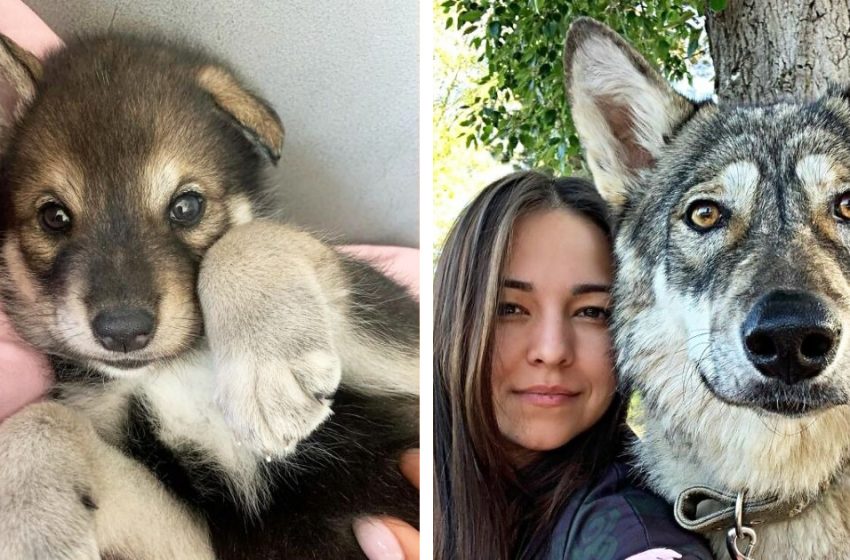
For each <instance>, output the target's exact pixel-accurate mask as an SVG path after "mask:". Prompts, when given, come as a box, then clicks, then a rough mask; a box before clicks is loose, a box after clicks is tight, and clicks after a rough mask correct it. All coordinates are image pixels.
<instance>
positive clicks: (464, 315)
mask: <svg viewBox="0 0 850 560" xmlns="http://www.w3.org/2000/svg"><path fill="white" fill-rule="evenodd" d="M611 281H612V264H611V231H610V227H609V225H608V221H607V214H606V208H605V204H604V203H603V201H602V199H601V198H600V197H599V195H598V194H597V193H596V191H595V189H594V188H593V185H592V184H590V183H589V182H587V181H585V180H583V179H575V178H570V179H551V178H547V177H545V176H543V175H541V174H538V173H533V172H522V173H515V174H512V175H509V176H508V177H505V178H504V179H501V180H499V181H497V182H495V183H493V184H491V185H490V186H488V187H487V188H486V189H484V191H483V192H482V193H481V194H480V195H479V196H478V197H477V198H476V199H475V200H474V201H473V202H472V204H470V205H469V207H468V208H467V209H466V210H465V211H464V212H463V214H462V215H461V216H460V218H459V219H458V221H457V222H456V223H455V225H454V227H453V229H452V231H451V233H450V234H449V237H448V239H447V241H446V244H445V247H444V249H443V253H442V255H441V256H440V259H439V262H438V265H437V273H436V279H435V289H434V301H435V314H434V375H435V381H434V391H435V394H434V408H435V417H436V419H435V465H434V469H435V479H436V480H435V488H436V496H435V527H434V530H435V537H436V542H435V552H436V558H438V559H439V560H472V559H479V558H487V559H493V560H500V559H504V560H506V559H513V558H553V559H554V558H558V559H560V558H570V559H574V558H575V559H580V558H588V559H594V560H604V559H609V558H610V559H618V560H622V559H624V558H629V557H632V556H633V555H639V556H636V558H680V557H686V558H700V559H702V558H705V559H709V558H711V555H710V554H709V552H708V549H707V548H706V546H705V544H704V542H703V541H702V540H701V538H700V537H697V536H696V535H692V534H690V533H687V532H685V531H683V530H682V529H679V528H678V527H677V526H676V525H675V522H674V521H673V519H672V512H671V510H672V508H671V507H670V506H669V505H667V504H666V503H664V502H663V501H662V500H661V499H660V498H658V497H655V496H653V495H651V494H649V493H648V492H646V491H644V490H642V489H640V488H638V487H636V486H634V484H632V482H631V481H630V480H629V479H628V478H627V476H626V474H627V470H626V468H625V467H624V466H623V465H622V464H619V463H617V462H616V459H617V458H618V456H620V455H621V453H622V452H623V449H624V446H625V444H626V443H627V440H628V439H629V437H630V435H631V434H630V432H629V431H628V429H627V428H626V427H625V413H626V409H625V406H624V403H625V400H624V399H623V397H622V396H621V395H619V394H618V393H617V392H616V380H615V376H614V373H613V359H612V351H611V339H610V336H609V333H608V328H607V318H608V315H609V309H610V294H609V291H610V286H611ZM642 554H646V555H645V556H644V555H642Z"/></svg>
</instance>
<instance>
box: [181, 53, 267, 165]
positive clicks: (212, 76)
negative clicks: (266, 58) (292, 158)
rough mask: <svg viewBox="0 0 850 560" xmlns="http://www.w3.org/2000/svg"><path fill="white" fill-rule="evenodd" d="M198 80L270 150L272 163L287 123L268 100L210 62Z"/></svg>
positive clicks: (225, 110) (249, 132)
mask: <svg viewBox="0 0 850 560" xmlns="http://www.w3.org/2000/svg"><path fill="white" fill-rule="evenodd" d="M197 78H198V84H199V85H200V86H201V88H202V89H204V90H206V91H207V92H208V93H209V94H210V95H212V97H213V99H214V100H215V103H216V105H218V107H219V108H220V109H221V110H222V111H224V112H226V113H227V114H229V115H230V116H231V117H233V118H234V119H235V120H236V122H237V123H239V125H240V126H241V127H242V129H243V130H244V131H245V132H247V133H248V134H249V135H250V136H251V137H252V138H254V139H255V140H256V141H257V142H258V143H259V144H260V145H261V146H262V147H263V148H264V149H265V151H266V152H267V153H268V155H269V158H271V160H272V163H275V164H276V163H277V160H279V159H280V151H281V150H282V149H283V136H284V132H283V123H282V122H280V117H278V116H277V113H276V112H275V111H274V109H272V108H271V107H270V106H269V105H268V104H267V103H266V102H265V101H263V100H262V99H260V98H259V97H257V96H256V95H254V94H252V93H251V92H250V91H248V90H247V89H245V88H244V87H242V85H241V84H240V83H239V82H238V81H237V80H236V78H235V77H234V76H233V74H231V73H230V72H228V71H227V70H225V69H224V68H221V67H220V66H214V65H208V66H204V67H202V68H201V69H200V70H199V71H198V76H197Z"/></svg>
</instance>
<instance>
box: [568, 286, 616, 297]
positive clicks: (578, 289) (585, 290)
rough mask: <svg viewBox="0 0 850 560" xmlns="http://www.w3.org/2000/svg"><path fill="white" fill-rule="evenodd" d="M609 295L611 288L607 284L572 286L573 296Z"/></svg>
mask: <svg viewBox="0 0 850 560" xmlns="http://www.w3.org/2000/svg"><path fill="white" fill-rule="evenodd" d="M598 292H602V293H606V294H609V293H611V286H610V285H609V284H578V285H576V286H573V295H574V296H580V295H582V294H593V293H598Z"/></svg>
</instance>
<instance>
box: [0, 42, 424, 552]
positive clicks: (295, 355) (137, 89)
mask: <svg viewBox="0 0 850 560" xmlns="http://www.w3.org/2000/svg"><path fill="white" fill-rule="evenodd" d="M0 75H2V77H3V78H5V79H6V80H8V81H9V82H10V83H12V84H13V85H14V87H15V91H16V93H17V101H16V106H15V111H14V113H13V114H12V115H11V118H10V119H9V126H8V127H7V130H6V134H5V135H4V138H3V140H4V144H5V149H4V151H3V155H2V160H0V216H1V217H2V219H0V228H2V233H3V240H2V272H3V273H2V275H0V289H2V296H3V304H4V307H5V309H6V311H7V312H8V314H9V316H10V317H11V318H12V320H13V322H14V324H15V326H16V327H17V328H18V330H19V332H20V333H21V334H22V335H23V336H24V338H26V340H28V341H29V342H30V343H32V344H33V345H34V346H36V347H38V348H39V349H41V350H42V351H44V352H45V353H47V354H48V355H49V356H50V357H51V360H52V362H53V365H54V369H55V372H56V376H57V378H58V381H59V384H58V386H57V388H56V390H54V393H53V395H52V396H53V399H52V402H48V403H42V404H37V405H32V406H30V407H27V408H26V409H24V410H23V411H22V412H20V413H18V414H16V415H15V416H13V417H11V418H9V419H8V420H6V421H5V422H3V424H2V425H0V558H3V559H7V558H8V559H15V560H28V559H32V560H35V559H46V558H49V559H63V560H71V559H73V560H78V559H80V560H82V559H86V560H95V559H100V558H145V559H151V560H153V559H160V560H171V559H181V560H201V559H204V560H206V559H212V558H217V559H237V558H239V559H241V558H264V559H271V558H299V559H301V558H305V559H306V558H317V559H318V558H363V557H364V555H363V553H362V552H361V551H360V549H359V547H358V545H357V543H356V541H355V539H354V535H353V533H352V530H351V522H352V520H353V518H354V517H355V516H359V515H363V514H378V513H386V514H392V515H398V516H401V517H404V518H406V519H407V520H409V521H411V522H415V519H416V511H417V502H418V496H417V494H416V492H415V491H414V490H413V489H412V488H411V487H410V485H409V484H407V483H406V482H405V481H404V480H403V478H402V477H401V475H400V472H399V470H398V467H397V461H398V455H399V453H400V452H401V451H402V450H403V449H405V448H406V447H409V446H411V445H415V443H416V440H417V435H416V432H417V430H416V426H417V416H418V414H417V410H418V401H417V397H416V394H417V378H418V375H417V374H418V367H417V364H418V350H417V342H418V326H417V320H416V318H417V305H416V303H415V302H414V301H413V300H412V299H411V298H409V297H408V296H406V294H405V293H404V291H403V290H402V289H401V288H400V287H399V286H397V285H395V284H393V283H392V282H390V281H389V280H388V279H386V278H384V277H383V276H381V275H380V274H379V273H378V272H377V271H374V270H372V269H371V268H369V267H368V266H366V265H363V264H360V263H357V262H355V261H352V260H351V259H348V258H346V257H344V256H342V255H341V254H339V253H337V252H336V251H335V250H334V249H332V248H331V247H328V246H326V245H324V244H323V243H321V242H320V241H319V240H317V239H316V238H314V237H313V236H311V235H308V234H306V233H303V232H299V231H296V230H294V229H292V228H289V227H286V226H284V225H281V224H277V223H273V222H270V221H261V220H255V218H257V217H261V216H262V215H264V213H265V212H266V211H267V210H268V208H267V205H266V204H264V200H266V199H265V197H264V196H263V188H262V187H263V181H262V170H263V168H264V166H265V165H266V164H267V162H266V156H268V157H269V158H270V159H271V160H272V161H276V160H277V158H278V157H279V155H280V150H281V146H282V143H283V127H282V125H281V123H280V120H279V119H278V116H277V114H276V113H275V112H274V111H273V110H272V109H271V108H270V107H269V106H268V105H267V104H266V103H265V102H264V101H263V100H261V99H259V98H258V97H257V96H255V95H254V94H253V93H251V92H250V91H249V90H248V89H247V88H245V87H244V86H243V85H242V84H241V82H240V81H239V80H238V79H237V78H236V76H235V74H234V73H233V72H232V71H231V70H230V69H229V68H227V67H226V66H225V65H223V64H222V63H220V62H218V61H216V60H214V59H212V58H210V57H209V56H207V55H205V54H204V53H202V52H198V51H196V50H194V49H191V48H186V47H181V46H179V45H173V44H170V43H168V42H165V41H161V40H154V39H151V38H141V37H132V36H122V35H112V34H110V35H103V36H96V37H89V38H80V39H77V40H74V41H73V42H71V43H69V44H68V46H67V47H66V48H65V49H63V50H62V51H59V52H56V53H53V54H52V55H50V56H49V57H48V58H47V59H46V60H45V62H44V63H43V64H42V63H41V62H39V61H38V60H37V59H36V58H35V57H34V56H32V55H31V54H29V53H27V52H26V51H24V50H23V49H21V48H20V47H19V46H17V45H15V44H14V43H12V42H11V41H9V40H8V39H5V38H2V37H0ZM338 387H339V390H337V388H338ZM331 413H333V414H332V415H331Z"/></svg>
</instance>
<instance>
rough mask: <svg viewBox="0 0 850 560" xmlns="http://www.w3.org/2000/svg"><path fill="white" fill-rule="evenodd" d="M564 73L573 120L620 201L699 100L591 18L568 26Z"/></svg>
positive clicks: (602, 180)
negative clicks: (689, 97)
mask: <svg viewBox="0 0 850 560" xmlns="http://www.w3.org/2000/svg"><path fill="white" fill-rule="evenodd" d="M564 79H565V85H566V88H567V96H568V98H569V100H570V106H571V111H572V117H573V122H574V123H575V126H576V131H577V132H578V136H579V139H580V140H581V143H582V146H583V147H584V151H585V156H586V158H587V163H588V166H589V167H590V171H591V172H592V173H593V179H594V182H595V183H596V186H597V188H598V189H599V192H600V193H601V194H602V196H603V197H604V198H605V199H606V200H607V201H608V202H609V203H610V204H612V205H613V206H614V207H620V206H622V205H623V204H624V203H625V201H626V197H627V193H628V189H630V188H632V186H631V183H632V181H633V179H634V178H635V177H636V175H637V173H638V172H639V171H640V170H641V169H644V168H647V167H651V166H653V165H654V164H655V160H656V158H657V157H658V154H659V151H660V149H661V148H662V147H663V146H664V144H665V142H666V138H667V136H668V135H669V134H670V133H671V132H672V131H673V130H674V129H675V128H676V127H677V126H678V125H680V124H681V123H682V122H684V121H685V120H686V119H687V118H689V117H690V116H691V115H692V114H693V112H694V110H695V106H694V104H693V103H692V102H690V101H689V100H687V99H686V98H685V97H684V96H682V95H679V94H678V93H676V92H675V91H674V90H673V88H671V87H670V85H669V84H667V82H666V81H665V80H664V79H663V78H662V77H661V76H660V75H659V74H658V72H656V71H655V70H654V69H653V68H652V67H651V66H650V65H649V63H647V62H646V60H645V59H644V58H643V57H642V56H641V55H640V54H638V52H637V51H636V50H635V49H633V48H632V47H631V46H630V45H629V44H628V43H626V41H624V40H623V39H622V38H621V37H620V36H619V35H617V34H616V33H614V32H613V31H612V30H611V29H609V28H608V27H606V26H604V25H602V24H601V23H599V22H597V21H594V20H592V19H589V18H578V19H576V20H575V21H574V22H573V24H572V25H571V26H570V30H569V32H568V33H567V41H566V45H565V47H564Z"/></svg>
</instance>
